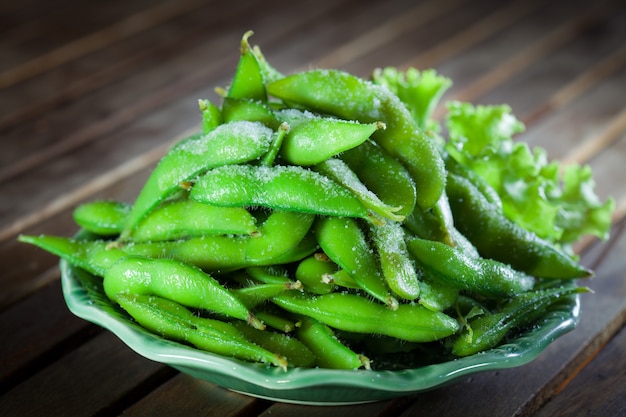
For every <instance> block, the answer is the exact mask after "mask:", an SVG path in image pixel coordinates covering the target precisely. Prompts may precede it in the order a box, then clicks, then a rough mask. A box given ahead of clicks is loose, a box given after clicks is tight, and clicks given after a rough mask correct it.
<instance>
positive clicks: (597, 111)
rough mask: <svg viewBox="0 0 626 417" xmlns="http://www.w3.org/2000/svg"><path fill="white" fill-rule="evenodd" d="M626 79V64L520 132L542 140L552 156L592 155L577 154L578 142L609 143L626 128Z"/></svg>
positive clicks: (532, 139) (533, 140) (532, 140)
mask: <svg viewBox="0 0 626 417" xmlns="http://www.w3.org/2000/svg"><path fill="white" fill-rule="evenodd" d="M624 83H626V65H625V66H624V67H623V69H622V70H621V71H620V72H617V73H615V74H613V75H612V76H610V77H607V78H604V79H602V80H601V81H599V83H598V84H597V85H596V86H595V87H594V88H592V89H591V90H589V91H587V92H586V93H585V95H584V97H581V98H580V99H578V100H576V101H574V102H572V103H570V104H569V105H567V106H565V107H563V108H561V109H558V110H557V111H555V112H553V113H552V114H551V115H550V117H549V118H546V119H541V120H539V121H537V123H536V124H534V125H532V126H531V127H530V128H528V129H527V131H526V132H524V133H523V134H522V135H520V139H522V140H524V141H527V142H528V143H529V144H531V145H537V144H540V145H541V146H542V147H543V148H545V149H546V150H547V151H548V155H550V157H551V158H555V159H560V158H567V159H569V160H572V159H588V158H587V157H584V155H578V156H575V155H574V154H573V152H574V148H575V147H576V146H577V145H578V144H580V143H594V142H597V143H600V144H601V145H603V146H605V145H609V144H610V143H612V142H614V141H616V140H618V139H619V138H620V136H621V134H622V132H624V128H625V127H626V126H624V116H623V113H622V112H623V107H624V101H623V97H622V94H621V87H622V86H624V85H626V84H624ZM548 138H549V140H548ZM585 146H588V145H585ZM599 150H600V149H599V148H597V147H595V149H594V148H592V149H591V150H589V149H587V150H585V151H584V152H590V151H591V152H593V153H597V152H598V151H599ZM589 156H592V155H589Z"/></svg>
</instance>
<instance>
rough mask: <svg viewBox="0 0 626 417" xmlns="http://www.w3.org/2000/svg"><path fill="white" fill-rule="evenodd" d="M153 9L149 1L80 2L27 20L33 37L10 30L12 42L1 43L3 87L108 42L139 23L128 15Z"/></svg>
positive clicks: (0, 69) (0, 75)
mask: <svg viewBox="0 0 626 417" xmlns="http://www.w3.org/2000/svg"><path fill="white" fill-rule="evenodd" d="M163 4H167V3H166V2H162V3H161V5H163ZM153 8H157V9H158V6H157V7H155V4H154V2H150V1H146V0H135V1H132V2H128V1H120V0H117V1H110V2H102V3H99V2H91V3H83V4H82V5H81V4H80V3H78V4H76V5H73V7H72V8H71V9H69V10H67V9H66V10H61V13H57V14H55V15H53V16H48V17H47V18H46V19H45V20H41V21H34V22H32V23H30V22H29V21H26V22H24V25H26V26H27V30H26V31H24V32H23V33H26V34H28V35H30V36H28V37H21V39H20V38H19V37H16V36H11V34H10V33H9V34H8V35H9V37H10V38H9V42H7V43H5V44H3V45H2V46H3V52H4V54H6V55H3V56H4V57H5V59H3V60H2V62H0V88H5V87H7V86H9V85H12V84H14V83H18V82H21V81H24V80H25V79H28V78H29V77H31V76H33V74H37V73H39V72H41V71H45V70H47V69H49V68H50V67H51V66H55V65H58V64H59V63H61V62H66V61H67V60H68V59H72V58H74V57H76V56H80V55H82V54H85V53H88V52H90V51H93V50H95V49H97V48H101V47H102V46H105V45H107V44H108V43H109V42H110V41H114V40H115V35H121V34H123V33H124V32H127V31H132V30H133V29H134V28H135V27H137V26H138V25H137V23H136V20H135V21H133V20H131V21H130V22H129V21H127V20H126V19H129V18H128V17H127V16H129V15H130V16H133V15H135V14H136V13H139V14H141V13H142V12H143V11H144V10H146V9H153ZM77 16H81V18H77ZM129 23H130V24H129ZM77 39H78V40H77ZM120 39H123V38H120ZM16 40H19V42H15V41H16Z"/></svg>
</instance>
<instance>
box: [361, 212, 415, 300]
mask: <svg viewBox="0 0 626 417" xmlns="http://www.w3.org/2000/svg"><path fill="white" fill-rule="evenodd" d="M369 229H370V235H371V237H372V242H373V246H374V247H375V248H376V253H377V254H378V259H379V263H380V268H381V271H382V274H383V277H384V279H385V282H386V283H387V286H388V287H389V288H390V289H391V291H392V292H393V293H394V294H395V295H397V296H398V297H402V298H404V299H406V300H415V299H416V298H417V297H418V296H419V294H420V284H419V276H418V273H417V270H416V269H415V263H414V262H413V260H412V259H411V257H410V256H409V251H408V249H407V246H406V242H405V232H404V229H403V228H402V225H401V224H400V223H396V222H390V221H387V222H385V224H383V225H381V226H372V227H370V228H369Z"/></svg>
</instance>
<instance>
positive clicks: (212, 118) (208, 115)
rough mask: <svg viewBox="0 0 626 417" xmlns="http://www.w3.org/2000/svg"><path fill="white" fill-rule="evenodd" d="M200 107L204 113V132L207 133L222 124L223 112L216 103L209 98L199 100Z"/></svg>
mask: <svg viewBox="0 0 626 417" xmlns="http://www.w3.org/2000/svg"><path fill="white" fill-rule="evenodd" d="M198 107H199V108H200V112H201V113H202V133H203V134H205V135H206V134H207V133H209V132H210V131H212V130H213V129H215V128H216V127H218V126H219V125H221V124H222V113H221V111H220V109H219V107H217V106H216V105H215V104H213V103H212V102H210V101H209V100H202V99H200V100H198Z"/></svg>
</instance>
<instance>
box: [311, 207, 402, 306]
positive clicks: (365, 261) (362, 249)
mask: <svg viewBox="0 0 626 417" xmlns="http://www.w3.org/2000/svg"><path fill="white" fill-rule="evenodd" d="M314 230H315V236H316V238H317V242H318V243H319V245H320V247H321V248H322V250H323V251H324V253H325V254H326V255H327V256H328V257H329V258H330V259H332V260H333V262H335V263H336V264H337V265H339V266H340V267H341V268H342V269H344V270H345V271H346V272H348V273H349V274H350V275H351V276H352V278H353V279H354V280H355V281H356V282H357V284H358V285H359V287H360V288H361V289H362V290H363V291H365V292H366V293H368V294H370V295H371V296H372V297H374V298H376V299H377V300H379V301H381V302H383V303H384V304H385V305H386V306H387V307H388V308H389V309H391V310H395V309H397V308H398V300H396V299H395V298H394V297H393V296H392V295H391V294H390V293H389V289H388V288H387V286H386V284H385V281H384V279H383V276H382V273H381V271H380V267H379V264H378V260H377V259H376V255H375V254H374V253H373V251H371V250H370V247H369V244H368V242H367V239H366V237H365V234H364V233H363V231H362V230H361V228H360V227H359V225H358V224H357V222H356V221H355V220H354V219H351V218H348V217H323V218H318V220H317V221H316V223H315V226H314Z"/></svg>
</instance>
